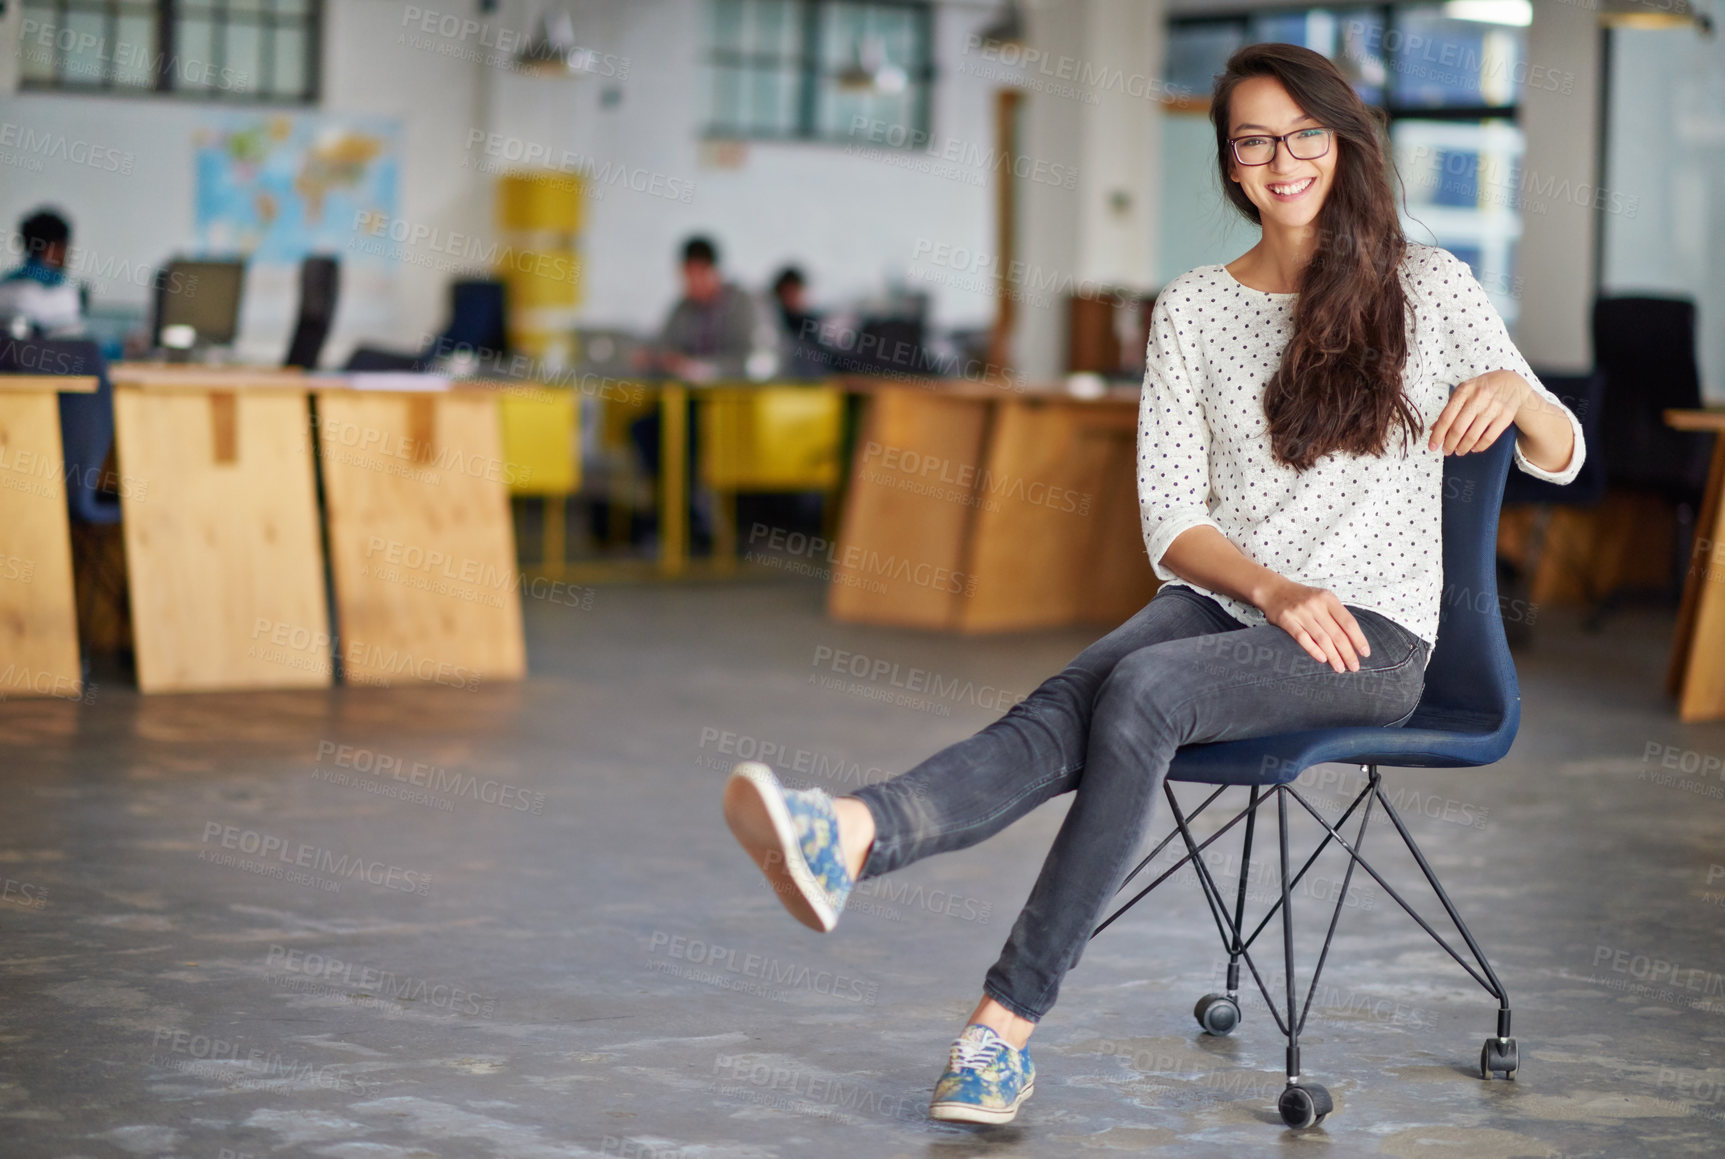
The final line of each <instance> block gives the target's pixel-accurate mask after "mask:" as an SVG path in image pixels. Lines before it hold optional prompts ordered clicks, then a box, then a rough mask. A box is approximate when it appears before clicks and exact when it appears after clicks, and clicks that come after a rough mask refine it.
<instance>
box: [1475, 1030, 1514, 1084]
mask: <svg viewBox="0 0 1725 1159" xmlns="http://www.w3.org/2000/svg"><path fill="white" fill-rule="evenodd" d="M1519 1065H1520V1063H1519V1061H1518V1060H1517V1058H1516V1053H1515V1039H1513V1038H1501V1039H1500V1038H1488V1039H1486V1040H1485V1046H1483V1047H1482V1048H1480V1052H1479V1077H1480V1078H1482V1079H1487V1080H1489V1079H1490V1078H1491V1077H1492V1075H1494V1074H1501V1075H1502V1076H1503V1077H1504V1078H1506V1079H1513V1078H1514V1077H1515V1072H1516V1070H1517V1068H1518V1067H1519Z"/></svg>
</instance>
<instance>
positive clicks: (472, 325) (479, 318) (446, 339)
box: [441, 278, 509, 357]
mask: <svg viewBox="0 0 1725 1159" xmlns="http://www.w3.org/2000/svg"><path fill="white" fill-rule="evenodd" d="M506 293H507V292H506V290H505V288H504V285H503V283H502V282H499V281H496V280H495V279H491V278H473V279H464V280H462V281H458V282H455V283H453V284H452V285H451V286H450V287H449V325H448V326H447V327H446V328H445V329H444V331H443V335H442V339H441V341H442V343H443V344H444V346H445V348H446V349H449V348H457V347H466V348H468V349H470V350H476V351H481V352H489V353H490V354H491V356H492V357H496V355H497V354H498V353H500V352H501V351H503V350H505V349H507V348H508V345H509V339H508V334H507V332H506V330H505V320H506V318H507V302H506Z"/></svg>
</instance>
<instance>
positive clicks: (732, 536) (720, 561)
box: [713, 490, 737, 572]
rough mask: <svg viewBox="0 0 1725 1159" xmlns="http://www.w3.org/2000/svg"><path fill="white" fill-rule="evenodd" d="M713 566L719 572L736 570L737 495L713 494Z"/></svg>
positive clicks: (727, 493)
mask: <svg viewBox="0 0 1725 1159" xmlns="http://www.w3.org/2000/svg"><path fill="white" fill-rule="evenodd" d="M713 566H714V568H715V569H716V570H718V571H721V572H733V571H736V570H737V493H736V492H735V491H724V490H715V491H714V492H713Z"/></svg>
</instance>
